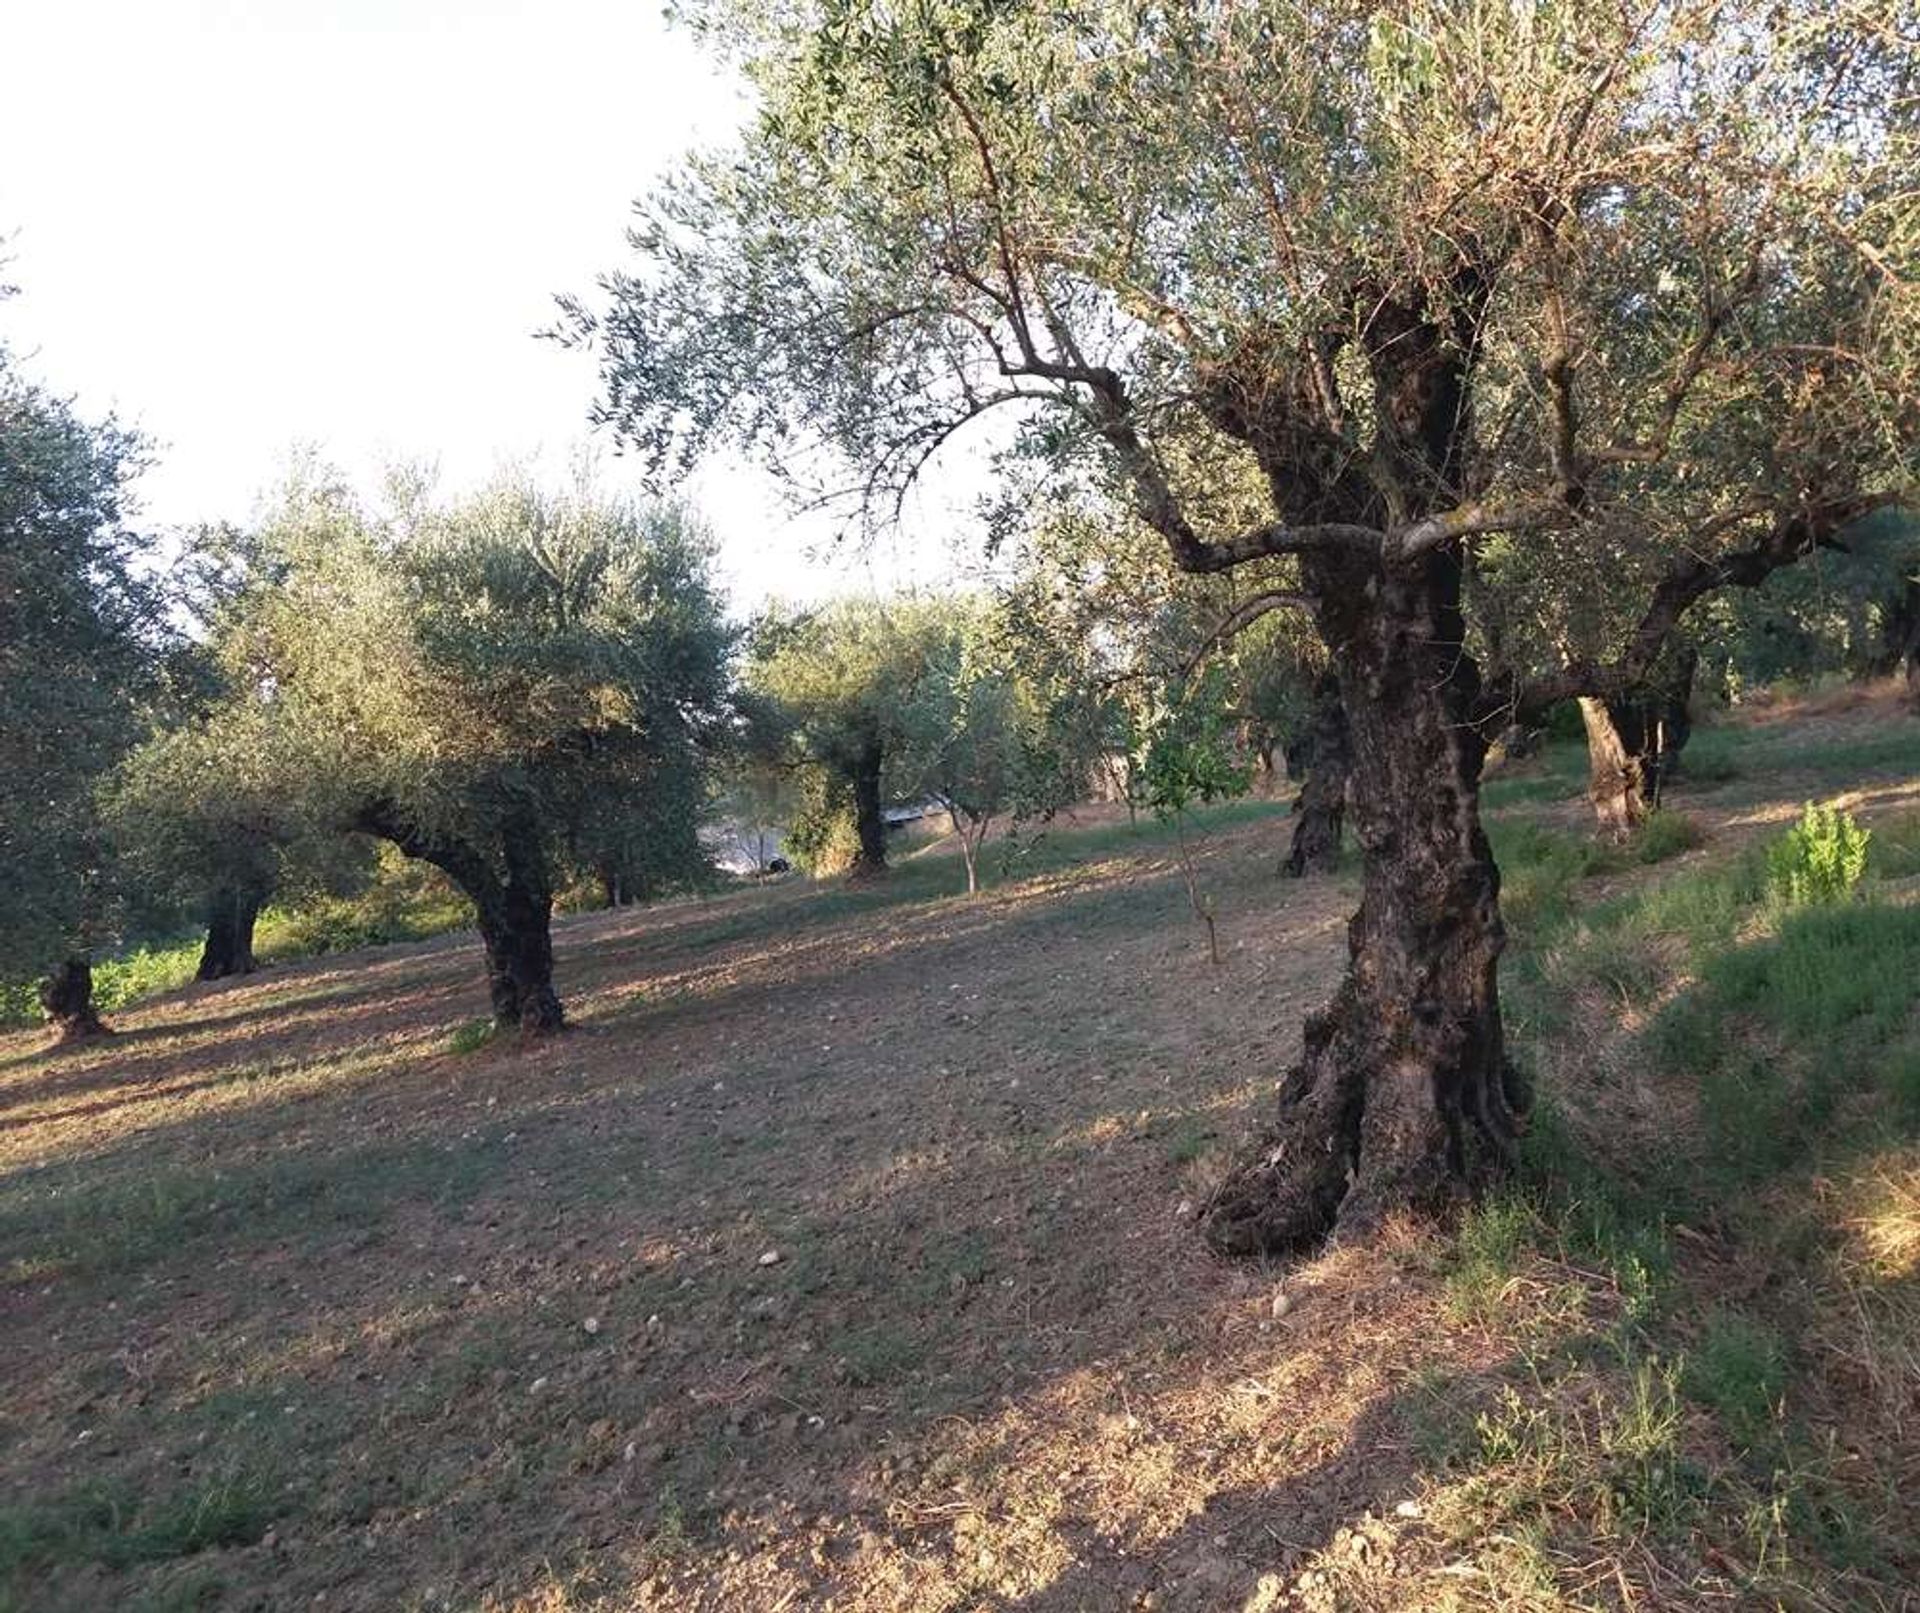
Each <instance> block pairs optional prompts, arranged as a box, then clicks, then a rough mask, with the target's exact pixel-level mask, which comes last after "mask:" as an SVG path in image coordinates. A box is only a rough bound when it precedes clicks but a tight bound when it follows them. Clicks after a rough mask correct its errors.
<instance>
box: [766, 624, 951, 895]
mask: <svg viewBox="0 0 1920 1613" xmlns="http://www.w3.org/2000/svg"><path fill="white" fill-rule="evenodd" d="M952 633H953V623H952V621H951V620H950V619H949V616H948V613H947V612H946V610H945V608H944V607H943V606H942V605H941V604H940V603H939V602H938V601H934V600H930V599H912V598H895V599H882V598H849V599H842V600H836V601H834V602H833V603H831V604H829V605H825V606H823V607H821V608H819V609H817V610H811V611H801V612H792V611H785V610H781V609H778V608H776V609H773V610H770V611H768V612H767V613H766V614H765V615H764V616H762V618H761V619H760V621H759V622H758V623H757V624H756V625H755V628H754V631H753V634H752V637H751V640H750V643H749V646H748V657H747V669H746V682H747V685H748V688H749V689H750V690H751V691H752V692H753V694H754V695H755V696H757V697H758V698H759V700H760V701H761V702H762V703H763V706H764V716H763V724H764V723H768V722H771V723H773V724H775V725H778V726H779V728H780V731H781V732H782V733H783V734H784V736H785V738H786V741H787V748H788V750H789V752H790V759H791V760H792V761H794V762H799V763H802V764H805V765H809V766H811V767H813V768H815V769H817V770H818V773H819V775H820V776H821V778H822V780H823V782H824V784H825V792H824V797H825V798H824V800H823V801H822V803H821V804H822V806H823V807H825V808H826V809H827V810H830V811H831V810H834V809H837V808H839V807H843V806H851V808H852V812H853V821H854V831H855V838H856V845H855V848H854V854H853V862H852V866H851V867H850V868H849V870H848V872H849V874H850V876H851V877H853V878H856V879H872V878H877V877H879V876H881V875H883V874H885V872H886V868H887V824H886V801H887V799H888V796H889V794H892V793H899V792H900V791H901V790H902V789H912V788H915V787H917V785H918V782H919V781H918V779H917V778H915V777H910V776H903V775H902V763H903V761H904V760H905V759H906V757H907V754H908V752H909V749H910V747H911V746H912V745H913V743H914V742H915V740H916V738H917V737H918V732H919V727H920V719H921V716H922V714H923V713H924V711H925V709H926V703H925V702H926V693H927V688H928V684H929V680H930V679H932V678H933V677H934V676H936V675H937V673H938V671H939V669H940V668H941V666H942V665H943V664H944V656H945V653H946V650H947V648H948V646H949V643H950V641H951V638H952ZM907 771H908V773H911V771H912V770H911V769H910V768H909V769H908V770H907Z"/></svg>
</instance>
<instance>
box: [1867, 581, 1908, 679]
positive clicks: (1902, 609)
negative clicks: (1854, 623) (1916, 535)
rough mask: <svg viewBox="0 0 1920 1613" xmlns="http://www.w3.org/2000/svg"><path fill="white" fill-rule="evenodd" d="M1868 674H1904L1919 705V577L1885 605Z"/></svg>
mask: <svg viewBox="0 0 1920 1613" xmlns="http://www.w3.org/2000/svg"><path fill="white" fill-rule="evenodd" d="M1868 671H1869V672H1870V673H1871V674H1872V675H1874V676H1876V677H1892V676H1895V675H1897V674H1901V673H1904V674H1905V676H1906V680H1907V691H1908V693H1909V694H1910V695H1912V696H1913V698H1914V699H1915V701H1917V702H1920V578H1913V577H1910V578H1908V579H1907V581H1906V584H1905V586H1904V587H1903V588H1902V589H1901V591H1900V594H1899V597H1898V598H1896V599H1894V600H1893V601H1892V602H1891V603H1890V604H1888V605H1887V607H1886V613H1885V615H1884V616H1883V618H1882V619H1881V624H1880V653H1879V654H1878V655H1876V656H1875V657H1874V658H1873V660H1872V662H1871V663H1869V666H1868Z"/></svg>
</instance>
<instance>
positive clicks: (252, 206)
mask: <svg viewBox="0 0 1920 1613" xmlns="http://www.w3.org/2000/svg"><path fill="white" fill-rule="evenodd" d="M0 57H4V59H5V61H6V91H5V94H4V95H0V153H4V156H0V236H3V235H11V237H12V239H11V241H10V243H9V244H8V247H7V252H8V255H9V256H10V257H11V262H10V263H8V264H7V265H6V266H5V269H4V271H0V278H4V279H6V280H11V281H13V282H14V283H16V284H18V285H19V286H20V288H21V295H20V296H18V297H16V298H13V299H12V300H10V301H7V302H4V303H0V336H4V338H5V339H6V341H7V342H8V344H9V345H10V346H12V347H13V349H14V350H15V352H16V354H20V355H23V356H25V357H26V358H27V360H28V362H29V366H30V368H31V369H32V371H33V372H34V373H35V375H36V377H37V378H38V379H40V380H43V381H45V382H46V383H48V384H49V385H52V386H54V387H56V388H57V389H59V390H61V391H65V392H71V393H74V394H77V396H78V398H79V401H80V403H81V406H82V408H83V409H84V410H86V411H89V412H95V413H99V412H104V411H105V410H107V409H109V408H111V409H114V410H116V411H117V412H119V413H120V415H121V416H122V417H123V418H124V419H126V420H128V421H131V422H133V423H135V424H138V425H139V426H141V427H142V428H143V429H144V430H146V431H147V432H148V433H149V434H150V435H151V436H152V437H153V438H154V439H155V440H156V441H157V443H158V445H159V463H158V465H157V467H156V468H155V470H154V471H153V472H152V473H150V475H149V476H148V477H147V478H146V479H145V481H144V482H143V483H142V487H141V493H142V498H143V501H144V506H145V510H146V512H147V516H148V518H149V519H150V520H151V521H153V522H155V523H157V524H161V525H171V524H176V523H178V524H184V523H189V522H195V521H202V520H211V519H220V518H225V519H236V520H239V519H244V518H246V516H247V515H248V514H249V512H250V511H251V510H252V509H253V508H254V505H255V501H256V499H257V497H258V495H259V493H260V492H261V490H262V489H263V488H264V487H265V486H267V485H268V484H270V483H271V482H272V481H273V480H274V477H275V474H276V471H277V469H278V467H280V466H282V465H284V463H285V462H286V458H287V454H288V450H289V449H290V448H291V447H292V446H293V445H295V444H300V443H310V444H314V445H316V446H318V447H319V448H320V449H321V450H322V452H323V453H324V454H325V456H326V457H327V458H329V459H330V460H331V461H332V462H334V463H335V464H337V465H339V466H341V467H342V468H343V469H345V470H347V471H348V472H349V473H351V474H353V475H355V476H356V477H358V478H360V479H362V480H370V479H371V477H372V476H373V474H374V473H375V471H376V470H377V467H378V466H380V465H381V464H382V463H385V462H386V461H389V460H391V459H394V458H419V457H426V458H432V459H435V460H437V461H438V463H439V465H440V468H441V472H442V480H443V484H444V485H448V486H451V487H463V486H467V485H470V484H472V483H474V482H477V481H480V480H482V479H484V478H485V477H486V476H487V475H488V474H489V473H490V472H491V471H493V470H494V469H495V468H496V467H498V466H499V465H500V464H501V463H502V462H503V461H506V460H522V459H527V458H529V457H536V456H537V457H539V458H541V459H542V461H543V462H544V463H546V464H548V465H553V466H558V465H559V464H560V463H562V462H563V461H564V459H565V457H566V455H567V453H568V451H569V450H570V449H571V448H572V446H573V445H575V444H577V443H578V442H580V441H581V440H583V439H584V438H585V436H586V434H587V426H586V417H587V410H588V408H589V406H590V404H591V401H592V398H593V392H594V375H593V367H592V363H591V361H590V360H589V359H587V358H586V357H584V356H583V355H580V354H577V353H570V352H565V351H562V350H560V349H558V348H556V347H555V346H553V345H552V344H551V343H545V342H539V341H536V340H534V335H533V333H534V332H535V331H537V330H539V329H541V328H542V327H543V326H545V325H547V324H548V323H550V322H551V320H552V318H553V301H552V299H553V296H554V294H555V293H556V292H559V291H569V290H570V291H587V290H588V289H590V287H591V285H592V281H593V278H594V276H595V275H596V274H597V273H599V272H600V271H602V270H604V269H607V268H610V267H613V266H615V265H616V264H617V263H619V262H620V261H621V259H622V256H623V251H624V241H623V236H622V231H623V230H624V228H625V224H626V221H627V217H628V205H629V203H630V201H631V199H632V198H633V197H634V196H635V195H636V194H638V193H639V192H641V191H642V190H644V189H645V188H646V187H647V185H648V183H649V182H650V181H651V180H652V179H653V178H654V177H655V176H656V175H657V174H659V173H660V172H661V170H662V169H663V168H664V167H665V166H666V165H667V164H669V163H670V162H671V161H672V159H673V158H674V157H675V156H676V155H677V154H678V153H679V152H681V151H682V150H684V149H685V148H686V147H688V146H689V145H691V144H696V143H700V142H702V141H713V140H720V139H724V138H725V137H726V135H727V134H728V132H729V130H730V129H731V128H732V127H733V126H734V123H735V121H736V120H737V118H738V117H739V116H740V113H741V108H742V102H741V99H740V97H739V95H738V93H737V92H736V90H735V88H734V86H732V85H731V84H730V83H728V82H727V81H725V80H724V79H722V78H720V77H717V76H716V75H715V73H714V71H713V70H712V68H711V67H710V66H709V64H708V63H706V62H705V61H703V60H702V58H700V57H699V56H698V55H697V54H696V53H695V52H694V50H693V49H692V47H691V45H690V44H689V42H688V40H687V39H686V38H685V36H684V35H682V34H679V33H676V32H673V31H670V30H669V29H668V28H667V27H666V26H665V24H664V23H663V22H662V21H661V19H660V14H659V6H658V3H657V0H227V3H224V4H223V3H218V0H18V3H16V4H14V5H11V6H9V7H8V8H7V10H6V14H5V20H4V21H0ZM606 469H607V473H608V474H607V479H608V480H609V481H612V482H614V483H615V484H618V483H619V482H620V481H621V480H622V479H623V477H624V476H625V475H626V472H625V469H624V467H623V465H622V464H621V463H619V462H618V461H612V460H609V461H608V462H607V466H606ZM695 491H696V496H697V498H698V501H699V503H700V505H701V507H702V508H703V509H704V510H705V512H706V513H707V515H708V517H709V519H710V520H711V521H712V523H713V525H714V526H715V528H716V529H717V530H718V531H719V533H720V534H721V538H722V556H723V562H722V563H723V569H724V570H725V572H726V573H727V576H728V579H729V583H730V585H731V586H732V588H733V590H734V593H735V596H736V599H737V600H738V603H739V604H740V605H741V606H743V607H744V606H748V605H750V604H752V603H754V602H755V601H756V600H757V599H758V598H760V597H762V596H764V595H766V594H768V593H780V594H785V595H789V596H795V595H798V596H815V595H818V594H820V593H822V592H825V591H829V590H832V589H841V588H847V587H850V586H861V585H863V584H879V585H883V586H884V585H891V584H893V583H896V582H898V581H900V580H902V579H903V578H917V579H918V580H922V581H925V580H930V579H931V578H933V577H935V576H937V575H939V574H940V573H942V572H944V571H945V570H946V568H947V561H946V560H945V559H944V557H943V558H941V559H939V560H936V559H934V557H933V551H934V550H936V549H939V548H940V547H941V546H939V545H933V544H924V543H923V544H920V545H917V546H916V545H914V544H913V543H911V542H906V541H903V542H902V543H900V544H897V545H893V546H891V547H889V548H888V549H886V550H883V551H882V552H879V553H876V554H873V555H869V556H867V557H864V558H859V557H852V556H847V555H844V554H843V555H841V556H840V557H839V558H838V559H837V560H835V561H834V562H833V563H832V565H831V566H830V567H828V566H826V565H825V563H824V562H815V561H810V560H809V559H808V553H809V551H811V550H813V549H814V548H815V547H816V546H817V544H818V540H819V538H820V537H821V535H822V534H821V533H820V531H819V529H817V528H810V527H806V526H804V525H798V526H797V525H793V524H790V523H788V522H787V520H786V518H785V516H784V514H783V512H782V511H781V509H780V507H779V506H778V504H777V503H776V502H775V500H774V498H773V497H772V495H771V494H770V493H769V492H768V491H767V490H766V484H765V483H764V482H762V481H761V480H760V479H759V478H757V477H754V476H752V475H750V474H748V473H745V472H743V471H741V470H740V468H739V467H728V468H726V469H724V470H721V469H718V468H716V469H714V470H711V471H709V472H707V473H706V474H704V475H703V476H702V478H701V481H700V484H699V485H698V487H697V488H696V490H695ZM942 554H943V556H944V551H943V550H942ZM916 555H917V556H918V559H917V560H916V558H915V557H916Z"/></svg>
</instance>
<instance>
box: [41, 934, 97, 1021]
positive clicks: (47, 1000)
mask: <svg viewBox="0 0 1920 1613" xmlns="http://www.w3.org/2000/svg"><path fill="white" fill-rule="evenodd" d="M40 1007H41V1008H42V1010H44V1011H45V1013H46V1016H47V1022H48V1023H49V1024H50V1025H52V1026H53V1029H54V1033H55V1035H56V1036H57V1037H58V1039H59V1040H60V1041H62V1042H78V1041H83V1040H85V1039H86V1038H88V1037H90V1036H106V1035H109V1034H111V1033H110V1032H109V1030H108V1028H107V1026H106V1025H104V1024H103V1023H102V1022H101V1019H100V1015H99V1013H98V1012H97V1011H96V1010H95V1008H94V1006H93V960H92V959H91V958H89V957H88V956H87V955H86V954H85V953H84V952H77V953H75V954H73V955H72V956H71V957H68V958H64V959H62V960H61V963H60V966H59V967H58V968H56V969H55V970H54V971H53V973H52V974H50V975H48V976H47V978H46V979H45V980H43V981H41V982H40Z"/></svg>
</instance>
